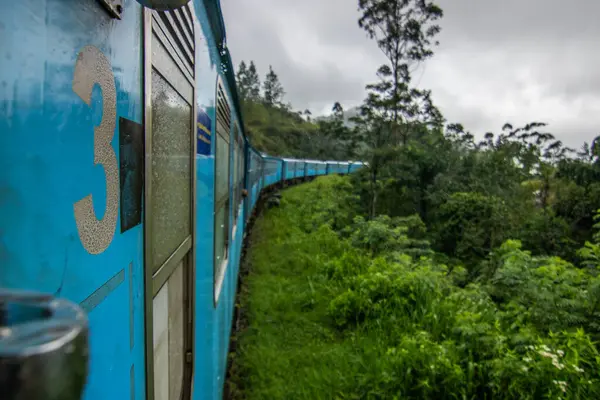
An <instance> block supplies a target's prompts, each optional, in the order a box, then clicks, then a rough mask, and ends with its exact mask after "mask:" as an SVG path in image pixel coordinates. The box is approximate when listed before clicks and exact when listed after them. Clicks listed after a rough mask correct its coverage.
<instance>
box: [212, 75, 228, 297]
mask: <svg viewBox="0 0 600 400" xmlns="http://www.w3.org/2000/svg"><path fill="white" fill-rule="evenodd" d="M230 126H231V109H230V108H229V104H228V103H227V100H226V97H225V92H224V90H223V87H222V86H221V84H220V83H219V85H218V89H217V124H216V128H217V129H216V131H217V135H216V138H215V139H216V143H215V147H216V152H215V268H214V276H215V284H216V289H217V287H218V286H219V285H220V283H221V280H222V275H223V271H224V268H225V263H226V260H227V250H228V247H229V172H230V167H229V164H230V157H229V132H230ZM216 292H218V289H217V290H216ZM217 294H218V293H215V295H217ZM215 297H216V296H215Z"/></svg>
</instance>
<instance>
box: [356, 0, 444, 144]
mask: <svg viewBox="0 0 600 400" xmlns="http://www.w3.org/2000/svg"><path fill="white" fill-rule="evenodd" d="M358 6H359V10H360V11H362V13H363V14H362V16H361V18H360V19H359V21H358V25H359V26H360V27H361V28H363V29H364V30H365V31H366V32H367V34H368V35H369V37H370V38H371V39H375V40H376V42H377V45H378V47H379V49H380V50H381V51H382V52H383V54H384V55H385V57H386V58H387V59H388V62H389V64H384V65H382V66H381V67H380V68H379V70H378V76H379V78H380V82H379V83H378V84H373V85H369V86H367V89H369V90H371V91H372V92H374V93H377V94H379V96H374V97H370V100H371V106H379V107H383V108H385V109H387V110H389V111H391V114H392V115H391V121H393V123H394V125H393V131H394V132H393V133H396V132H395V131H397V130H398V122H400V118H401V113H402V112H404V113H405V114H407V116H411V115H415V114H418V113H419V112H420V111H421V110H419V109H418V108H419V107H418V105H417V104H415V100H417V99H419V98H421V99H422V100H423V102H424V104H423V105H422V107H421V109H422V110H427V109H428V108H430V107H431V99H430V92H427V91H425V92H420V91H418V90H416V89H409V87H408V84H409V83H410V67H411V65H412V64H413V63H415V62H421V61H424V60H426V59H427V58H429V57H431V56H432V55H433V51H432V49H431V46H432V42H431V40H432V39H433V38H434V37H435V36H436V35H437V34H438V33H439V32H440V27H439V25H436V24H434V23H433V22H434V21H436V20H438V19H439V18H441V17H442V16H443V11H442V9H441V8H439V7H438V6H437V5H435V4H434V3H433V2H431V1H426V0H359V3H358ZM433 44H434V45H437V44H438V42H437V41H436V42H434V43H433ZM416 106H417V107H416ZM430 111H434V110H430ZM436 114H439V112H437V113H436ZM401 135H402V141H403V143H406V137H407V135H406V131H404V132H402V133H401ZM394 136H396V135H394Z"/></svg>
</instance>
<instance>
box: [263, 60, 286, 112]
mask: <svg viewBox="0 0 600 400" xmlns="http://www.w3.org/2000/svg"><path fill="white" fill-rule="evenodd" d="M263 88H264V98H265V103H267V105H269V106H277V105H280V104H281V100H283V96H284V94H285V92H284V90H283V86H281V83H280V82H279V77H278V76H277V74H276V73H275V71H273V67H272V66H271V65H269V72H268V73H267V76H266V78H265V82H264V85H263Z"/></svg>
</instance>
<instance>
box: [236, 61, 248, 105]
mask: <svg viewBox="0 0 600 400" xmlns="http://www.w3.org/2000/svg"><path fill="white" fill-rule="evenodd" d="M235 78H236V79H235V80H236V81H237V87H238V93H239V95H240V99H241V100H242V101H245V100H246V99H247V98H248V93H249V91H250V87H249V82H248V68H247V67H246V63H245V62H244V61H243V60H242V61H241V62H240V66H239V68H238V71H237V74H235Z"/></svg>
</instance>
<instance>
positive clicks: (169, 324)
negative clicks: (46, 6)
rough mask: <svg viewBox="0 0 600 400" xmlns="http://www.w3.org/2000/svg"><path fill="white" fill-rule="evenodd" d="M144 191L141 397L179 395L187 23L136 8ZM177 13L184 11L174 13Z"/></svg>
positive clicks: (187, 250)
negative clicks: (139, 14)
mask: <svg viewBox="0 0 600 400" xmlns="http://www.w3.org/2000/svg"><path fill="white" fill-rule="evenodd" d="M143 12H144V25H143V28H144V85H145V86H144V98H145V102H146V103H147V104H150V105H151V106H150V107H148V108H147V109H146V112H145V121H144V123H145V151H146V163H145V169H146V172H145V173H146V175H145V176H146V181H145V182H146V184H145V195H144V208H145V211H144V214H145V215H144V218H145V221H144V234H145V235H144V236H145V257H144V269H145V285H144V286H145V294H144V298H145V312H146V314H145V318H146V321H147V324H146V332H145V333H146V338H145V339H146V355H147V358H146V379H147V387H148V388H149V392H148V397H149V398H154V399H155V400H161V399H168V398H172V399H174V398H180V397H184V398H185V397H187V396H186V393H189V389H188V388H189V386H190V382H191V376H192V369H191V367H192V365H191V364H190V363H187V362H186V360H185V354H186V353H187V352H190V351H192V350H193V349H192V330H191V327H192V326H193V318H194V314H193V313H192V311H191V307H192V302H191V300H192V299H193V296H191V295H190V293H191V282H193V274H194V260H193V242H194V229H193V221H194V207H195V203H194V193H195V190H194V183H195V169H194V162H193V160H194V153H195V151H194V150H195V149H194V143H195V141H196V133H195V129H194V128H195V123H194V122H195V119H196V118H195V116H194V91H195V90H196V89H195V76H194V71H195V66H194V60H195V53H194V46H193V43H191V42H190V41H187V40H185V37H186V35H190V36H191V37H193V35H194V26H193V24H192V23H191V22H189V21H188V20H183V19H182V18H181V16H182V15H184V14H185V15H188V16H189V15H192V14H191V10H190V9H189V7H187V6H186V7H184V8H182V9H181V10H180V13H179V14H177V15H176V14H173V13H171V12H158V11H151V10H149V9H145V10H144V11H143ZM181 13H184V14H181Z"/></svg>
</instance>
